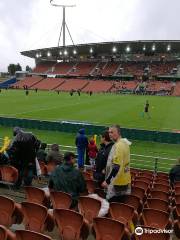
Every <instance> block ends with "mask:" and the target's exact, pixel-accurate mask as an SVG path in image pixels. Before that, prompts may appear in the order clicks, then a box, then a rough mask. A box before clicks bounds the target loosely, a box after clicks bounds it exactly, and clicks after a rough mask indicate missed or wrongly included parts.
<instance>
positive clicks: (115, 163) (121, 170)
mask: <svg viewBox="0 0 180 240" xmlns="http://www.w3.org/2000/svg"><path fill="white" fill-rule="evenodd" d="M109 136H110V138H111V140H112V141H114V145H113V147H112V149H111V152H110V154H109V156H108V161H107V166H106V177H105V181H104V182H103V183H102V186H103V187H104V188H107V195H106V198H107V200H108V201H110V202H124V201H125V199H126V195H128V194H130V192H131V175H130V148H129V145H130V144H131V143H130V142H129V141H128V140H127V139H124V138H121V132H120V127H119V126H118V125H115V126H112V127H110V128H109Z"/></svg>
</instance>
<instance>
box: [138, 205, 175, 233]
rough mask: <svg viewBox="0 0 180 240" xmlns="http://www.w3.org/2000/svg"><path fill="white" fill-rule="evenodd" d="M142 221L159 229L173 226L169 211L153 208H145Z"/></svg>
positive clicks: (143, 223)
mask: <svg viewBox="0 0 180 240" xmlns="http://www.w3.org/2000/svg"><path fill="white" fill-rule="evenodd" d="M140 222H141V224H142V225H144V226H149V227H153V228H157V229H170V228H171V226H172V222H171V220H170V218H169V214H168V213H166V212H163V211H160V210H156V209H153V208H144V209H143V212H142V214H141V217H140Z"/></svg>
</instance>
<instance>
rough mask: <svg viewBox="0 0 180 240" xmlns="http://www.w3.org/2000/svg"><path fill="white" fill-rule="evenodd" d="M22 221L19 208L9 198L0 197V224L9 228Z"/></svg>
mask: <svg viewBox="0 0 180 240" xmlns="http://www.w3.org/2000/svg"><path fill="white" fill-rule="evenodd" d="M22 219H23V214H22V211H21V208H20V206H19V205H18V204H16V203H15V202H14V201H13V200H12V199H11V198H8V197H5V196H0V224H1V225H4V226H7V227H10V226H11V225H12V224H15V223H18V224H20V223H21V222H22Z"/></svg>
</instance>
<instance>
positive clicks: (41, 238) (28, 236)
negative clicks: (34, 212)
mask: <svg viewBox="0 0 180 240" xmlns="http://www.w3.org/2000/svg"><path fill="white" fill-rule="evenodd" d="M16 239H17V240H52V238H51V237H49V236H46V235H43V234H41V233H37V232H34V231H29V230H16Z"/></svg>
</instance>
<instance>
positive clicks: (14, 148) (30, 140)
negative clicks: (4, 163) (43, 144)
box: [7, 127, 40, 188]
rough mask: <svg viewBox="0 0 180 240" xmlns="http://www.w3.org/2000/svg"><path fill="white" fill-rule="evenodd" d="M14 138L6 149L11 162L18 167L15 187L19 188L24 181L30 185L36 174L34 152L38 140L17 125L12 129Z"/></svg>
mask: <svg viewBox="0 0 180 240" xmlns="http://www.w3.org/2000/svg"><path fill="white" fill-rule="evenodd" d="M13 135H14V139H13V141H12V143H11V145H10V147H9V149H8V150H7V154H8V156H9V158H10V160H11V164H12V165H13V166H14V167H15V168H17V169H18V173H19V177H18V180H17V182H16V187H17V188H19V187H20V186H21V184H22V181H24V185H25V186H30V185H31V184H32V180H33V177H34V175H36V162H35V159H36V154H37V151H38V149H39V146H40V141H39V140H38V139H37V138H36V137H35V136H34V135H33V134H32V133H29V132H24V131H23V130H22V129H20V128H19V127H15V128H14V129H13Z"/></svg>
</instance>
